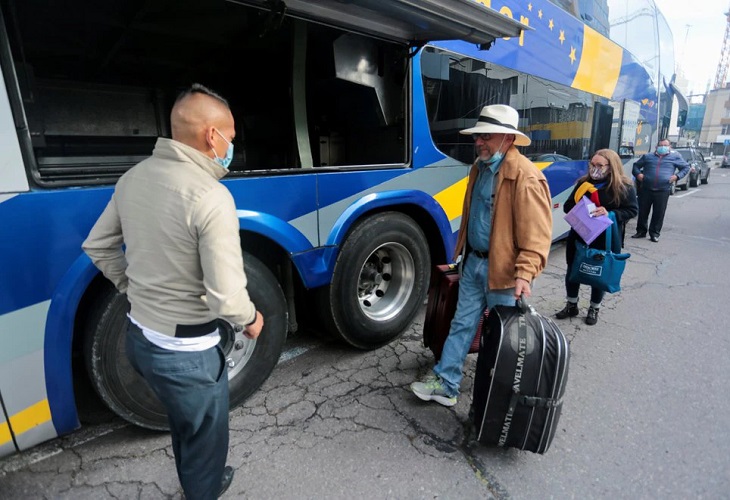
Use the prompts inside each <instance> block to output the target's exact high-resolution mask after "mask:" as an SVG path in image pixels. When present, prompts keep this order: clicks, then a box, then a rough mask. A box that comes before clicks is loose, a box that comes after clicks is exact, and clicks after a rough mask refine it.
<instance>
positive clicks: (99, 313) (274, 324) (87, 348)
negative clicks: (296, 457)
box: [84, 254, 288, 430]
mask: <svg viewBox="0 0 730 500" xmlns="http://www.w3.org/2000/svg"><path fill="white" fill-rule="evenodd" d="M244 263H245V268H246V277H247V279H248V286H247V289H248V291H249V294H250V296H251V299H252V300H253V302H254V304H256V307H257V309H258V310H259V311H261V314H263V316H264V329H263V331H262V332H261V335H260V336H259V338H258V339H256V340H250V339H247V338H245V337H244V336H243V334H242V333H238V334H237V333H235V332H234V331H233V329H232V328H231V327H230V325H229V324H228V323H227V322H225V321H220V322H219V331H220V334H221V343H220V346H221V348H222V349H223V352H224V354H225V357H226V361H227V363H228V386H229V389H230V407H231V408H234V407H236V406H238V405H239V404H241V403H243V401H245V400H246V398H248V397H249V396H250V395H251V394H253V393H254V392H255V391H256V390H257V389H258V388H259V387H260V386H261V384H262V383H263V382H264V381H265V380H266V379H267V378H268V377H269V375H270V374H271V371H272V370H273V369H274V367H275V366H276V363H277V361H278V359H279V355H280V354H281V351H282V349H283V347H284V341H285V340H286V333H287V325H288V318H287V316H288V313H287V307H286V299H285V298H284V293H283V292H282V290H281V287H280V286H279V283H278V282H277V281H276V278H275V277H274V275H273V274H272V273H271V271H270V270H269V269H268V268H266V266H264V264H262V263H261V261H259V260H258V259H256V258H255V257H253V256H251V255H248V254H244ZM128 311H129V304H128V302H127V297H126V295H121V294H119V293H117V292H116V291H114V290H112V291H110V292H109V293H108V294H107V295H106V296H105V297H103V298H102V299H101V300H100V301H99V302H98V306H97V307H96V310H95V312H94V314H92V315H91V316H90V318H89V321H88V323H87V329H86V337H85V345H84V354H85V358H86V367H87V370H88V373H89V378H90V379H91V384H92V385H93V387H94V389H95V390H96V392H97V393H98V394H99V396H100V397H101V399H102V400H103V401H104V403H105V404H106V405H107V406H108V407H109V409H111V410H112V411H113V412H114V413H116V414H117V415H119V416H120V417H122V418H123V419H125V420H126V421H128V422H131V423H132V424H135V425H138V426H140V427H144V428H147V429H153V430H168V428H169V427H168V423H167V413H166V411H165V408H164V406H163V405H162V403H161V402H160V401H159V400H158V399H157V397H156V396H155V394H154V393H153V392H152V390H151V389H150V388H149V386H148V385H147V383H146V382H145V381H144V379H143V378H142V377H141V376H140V375H139V374H137V372H136V371H135V370H134V369H133V368H132V366H131V365H130V363H129V361H128V360H127V356H126V348H125V336H126V332H127V325H128V321H129V320H128V319H127V312H128Z"/></svg>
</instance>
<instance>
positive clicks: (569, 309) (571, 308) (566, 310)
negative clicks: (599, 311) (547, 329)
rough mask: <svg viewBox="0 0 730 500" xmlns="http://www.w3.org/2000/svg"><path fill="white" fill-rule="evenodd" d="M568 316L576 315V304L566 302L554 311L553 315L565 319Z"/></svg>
mask: <svg viewBox="0 0 730 500" xmlns="http://www.w3.org/2000/svg"><path fill="white" fill-rule="evenodd" d="M569 316H570V317H573V316H578V304H574V303H572V302H568V303H567V304H565V307H563V308H562V309H561V310H560V311H558V312H556V313H555V317H556V318H558V319H565V318H567V317H569Z"/></svg>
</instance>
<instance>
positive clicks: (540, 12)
mask: <svg viewBox="0 0 730 500" xmlns="http://www.w3.org/2000/svg"><path fill="white" fill-rule="evenodd" d="M537 17H539V18H540V19H542V9H540V10H538V11H537Z"/></svg>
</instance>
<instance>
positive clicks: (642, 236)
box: [632, 233, 646, 238]
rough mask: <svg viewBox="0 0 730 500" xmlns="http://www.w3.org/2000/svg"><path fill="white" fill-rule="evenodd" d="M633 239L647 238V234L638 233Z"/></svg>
mask: <svg viewBox="0 0 730 500" xmlns="http://www.w3.org/2000/svg"><path fill="white" fill-rule="evenodd" d="M632 238H646V233H636V234H635V235H633V236H632Z"/></svg>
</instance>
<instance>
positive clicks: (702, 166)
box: [675, 148, 710, 189]
mask: <svg viewBox="0 0 730 500" xmlns="http://www.w3.org/2000/svg"><path fill="white" fill-rule="evenodd" d="M675 151H677V153H679V154H681V155H682V158H684V159H685V161H686V162H687V163H689V175H687V177H686V179H687V182H686V185H685V186H684V187H683V188H682V189H687V187H686V186H687V185H689V187H697V186H699V185H700V183H702V184H707V181H709V179H710V164H709V163H708V162H707V161H705V157H704V155H703V154H702V153H701V152H699V151H697V150H696V149H694V148H677V149H676V150H675ZM682 181H684V179H682V180H681V181H679V182H680V183H681V182H682ZM677 187H679V185H678V186H677Z"/></svg>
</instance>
